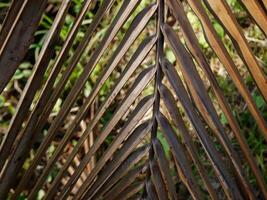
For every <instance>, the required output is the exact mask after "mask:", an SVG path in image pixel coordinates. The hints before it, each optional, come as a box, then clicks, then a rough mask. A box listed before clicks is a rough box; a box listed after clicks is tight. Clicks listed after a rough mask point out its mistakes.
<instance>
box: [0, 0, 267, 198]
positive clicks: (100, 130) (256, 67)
mask: <svg viewBox="0 0 267 200" xmlns="http://www.w3.org/2000/svg"><path fill="white" fill-rule="evenodd" d="M99 2H100V1H99ZM116 2H117V1H114V0H105V1H101V4H99V6H98V9H97V11H96V13H95V14H94V17H93V19H92V21H91V22H90V24H89V25H88V26H87V27H86V31H85V33H84V36H83V37H82V39H81V41H80V42H79V43H78V44H77V47H75V51H74V52H73V53H72V54H71V55H70V54H69V52H70V49H71V48H72V46H73V43H74V40H75V39H76V38H77V37H78V36H77V34H78V32H79V29H80V28H81V27H82V22H83V21H84V19H85V18H86V15H87V13H88V10H90V9H91V8H90V6H91V5H92V4H93V1H91V0H84V1H83V4H82V8H81V9H80V11H79V13H78V15H77V17H76V18H75V21H74V23H73V25H72V27H71V30H70V31H69V33H68V35H67V37H66V39H65V40H64V43H63V44H62V45H61V46H62V47H61V49H60V50H59V51H58V52H56V48H54V47H55V46H56V45H58V44H59V43H60V33H61V30H62V28H63V25H64V23H65V20H66V16H67V14H68V10H69V8H70V6H71V4H72V1H71V0H62V1H61V5H60V8H59V9H58V12H57V14H56V17H55V19H54V21H53V24H52V26H51V28H50V30H49V32H48V33H47V35H46V39H45V41H44V44H43V46H42V49H41V52H40V54H39V56H38V59H37V61H36V63H35V65H34V67H33V71H32V75H31V76H30V78H29V79H28V81H27V84H26V86H25V88H24V89H23V93H22V95H21V98H20V100H19V103H18V106H17V108H16V112H15V113H14V115H13V116H12V120H11V122H10V124H9V127H8V130H7V133H6V134H5V138H4V139H3V141H2V144H1V149H0V150H1V151H0V169H1V170H0V172H1V173H0V180H1V181H0V199H7V198H8V199H18V198H19V197H20V195H21V194H22V193H24V194H27V195H26V196H27V198H28V199H35V198H36V196H37V194H38V191H40V190H41V189H42V188H44V185H46V190H45V196H44V197H43V198H44V199H67V198H73V199H153V200H154V199H190V198H192V199H206V198H211V199H260V198H262V199H267V189H266V183H265V180H264V178H263V175H262V172H261V170H260V169H259V166H258V163H257V162H256V161H255V157H254V156H253V153H252V151H251V149H250V147H249V145H248V143H247V139H246V137H245V136H244V131H243V129H242V127H240V126H239V123H238V121H237V118H236V115H234V114H233V112H232V110H231V107H230V105H229V102H228V101H227V99H226V97H225V94H224V93H223V91H222V89H221V88H220V85H219V83H218V80H217V79H216V76H215V74H214V72H213V71H212V69H211V66H210V64H209V63H208V60H207V58H206V56H205V54H204V52H203V50H202V49H201V47H200V45H199V38H198V37H197V34H196V31H195V30H194V29H193V27H192V24H191V23H190V21H189V19H188V17H187V10H186V9H185V6H187V7H188V8H190V9H192V10H193V12H194V14H195V15H196V16H197V17H198V20H199V21H200V23H201V25H202V29H203V32H204V34H205V38H206V41H207V42H208V44H209V46H210V47H211V48H212V50H213V52H214V53H215V54H216V55H217V57H218V58H219V60H220V62H221V63H222V65H223V66H224V68H225V69H226V71H227V72H228V74H229V76H230V77H231V79H232V81H233V82H234V84H235V87H236V88H237V90H238V92H239V93H240V94H241V95H242V98H243V99H244V101H245V103H246V105H247V108H248V110H249V111H250V113H251V116H253V118H254V120H255V122H256V124H257V126H258V132H259V133H260V134H259V135H262V136H263V138H264V139H265V144H266V140H267V126H266V120H265V119H264V118H263V115H262V113H261V111H260V110H259V108H258V107H257V106H256V103H255V101H254V99H253V98H252V95H251V93H250V91H249V89H248V88H247V86H246V84H245V82H244V80H243V77H242V75H241V74H240V72H239V71H238V68H237V66H236V64H235V63H234V61H233V59H232V57H231V55H230V54H229V52H228V50H227V48H226V47H225V44H224V41H223V40H222V38H220V37H219V34H218V32H217V31H216V29H215V27H214V26H213V21H214V20H216V21H217V22H218V23H219V24H220V25H221V26H222V27H223V29H224V30H225V31H226V32H227V34H228V36H229V37H230V39H231V41H232V42H233V44H234V47H235V48H236V54H237V55H238V56H240V57H241V59H242V61H243V62H244V63H245V66H246V67H247V69H248V71H249V72H250V74H251V76H252V77H253V80H254V82H255V85H256V87H257V89H258V90H259V91H260V93H261V95H262V97H263V99H264V100H265V102H267V79H266V74H265V72H264V70H263V67H262V66H261V65H260V63H259V62H258V60H257V59H256V57H255V55H254V54H253V52H252V50H251V48H250V46H249V44H248V41H247V40H246V38H245V36H244V33H243V32H242V28H241V27H240V25H239V24H238V22H237V20H236V18H235V16H234V14H233V13H232V11H231V9H230V7H229V5H228V4H227V2H226V1H225V0H203V1H195V0H185V1H183V2H181V1H179V0H154V1H153V0H149V1H148V0H124V1H122V3H121V4H118V5H115V3H116ZM144 2H145V4H144ZM241 2H242V3H243V4H242V5H243V6H244V7H245V8H246V10H247V12H248V13H250V14H251V17H252V18H253V19H254V20H255V22H256V23H257V25H258V27H259V28H261V30H262V32H263V34H265V35H266V34H267V28H266V27H267V14H266V13H267V12H266V9H267V7H266V4H267V3H266V1H265V0H262V1H256V0H251V1H245V0H241ZM117 3H118V2H117ZM147 4H149V5H148V6H147ZM46 5H47V0H24V1H23V0H13V1H12V3H11V6H10V8H9V11H8V14H7V15H6V18H5V20H4V22H3V26H2V30H1V35H0V46H1V50H0V92H3V91H4V88H5V87H6V86H7V84H8V83H9V82H10V81H11V79H12V76H13V75H14V73H15V72H16V70H17V69H18V67H19V65H20V64H21V62H22V61H23V59H24V57H25V55H26V54H27V52H28V48H29V47H30V45H31V44H32V41H33V38H34V33H35V32H36V30H37V28H38V26H39V22H40V20H41V18H42V15H43V13H44V12H45V9H46ZM144 5H145V6H144ZM115 7H116V8H117V7H119V10H118V11H117V12H116V15H115V16H114V17H113V18H111V17H110V19H109V23H108V24H107V25H106V26H107V27H102V29H103V30H104V31H105V32H104V33H105V34H104V35H103V37H102V38H101V39H99V42H98V43H97V45H96V46H95V47H94V48H93V49H92V50H91V53H90V54H89V59H88V60H87V63H86V65H84V66H83V71H82V73H81V74H80V75H79V76H78V77H77V79H76V80H75V82H74V83H73V85H71V89H70V91H69V92H68V93H67V94H65V96H66V97H65V98H64V102H63V103H62V105H61V108H60V110H59V111H58V113H57V114H56V116H55V117H54V118H53V120H52V121H51V123H49V127H48V128H47V122H48V118H49V116H50V115H51V112H52V110H53V108H54V106H55V104H56V103H57V101H58V99H59V98H61V96H62V93H63V91H64V88H65V86H66V85H67V84H69V82H68V81H69V79H70V76H71V74H72V72H73V71H74V70H75V67H76V66H77V65H78V63H79V60H80V58H81V57H82V55H83V54H84V53H87V50H86V49H87V47H88V44H89V42H90V41H91V40H92V37H93V36H94V34H96V33H98V32H99V31H100V29H99V26H100V24H101V23H102V21H103V19H104V18H105V16H106V15H108V13H109V12H110V10H111V9H113V8H115ZM140 8H142V10H141V11H140ZM169 18H171V19H172V20H173V22H171V23H172V24H173V23H177V24H178V28H179V30H177V29H175V28H174V27H173V26H172V25H171V23H170V22H169V21H168V20H167V19H169ZM131 19H133V20H131ZM130 21H131V24H130V25H127V23H129V22H130ZM126 25H127V26H126ZM125 27H126V28H125ZM151 27H152V28H151ZM101 31H102V30H101ZM120 31H124V32H125V34H124V36H123V38H122V39H121V40H120V41H119V42H118V45H117V46H114V48H115V50H114V51H112V53H111V54H112V55H111V56H110V57H109V58H108V59H106V60H105V62H104V64H102V65H103V67H101V68H100V70H101V72H99V73H98V74H95V73H93V72H94V71H95V70H98V71H99V63H100V62H101V59H102V58H104V57H105V53H106V51H107V50H108V51H110V49H109V48H110V46H112V48H113V44H114V40H116V35H117V34H118V32H120ZM136 43H138V45H137V44H136ZM114 48H113V49H114ZM167 49H170V50H171V52H172V53H173V54H174V56H175V59H174V60H173V61H171V60H170V59H169V58H168V56H166V50H167ZM54 57H55V60H54V61H53V62H52V63H51V62H50V61H51V60H52V59H53V58H54ZM122 60H124V63H126V64H125V65H124V66H125V67H123V66H122V64H121V61H122ZM125 61H126V62H125ZM66 63H67V66H66V67H65V65H66ZM147 63H149V64H147ZM118 67H120V69H121V73H119V77H118V78H116V81H115V82H114V84H112V85H111V86H110V89H109V90H108V94H106V95H105V98H104V100H103V101H101V104H100V105H98V106H97V105H96V102H97V99H98V98H99V94H100V92H101V88H102V87H103V85H105V84H106V83H107V81H108V80H109V79H110V78H111V77H114V75H113V73H114V71H116V70H118ZM46 74H48V77H46ZM200 74H202V75H200ZM92 76H93V77H95V78H96V81H95V83H94V84H93V86H92V88H91V90H90V92H89V94H88V95H87V97H85V98H83V99H82V105H81V106H80V107H79V109H78V111H77V112H76V113H75V115H74V117H73V118H72V119H71V121H70V124H68V126H67V128H66V129H64V131H63V132H64V133H63V135H62V137H60V139H59V141H58V143H57V145H56V147H55V150H54V151H53V153H52V155H51V156H49V159H46V160H45V163H44V164H42V166H43V168H42V169H38V168H40V164H41V163H43V162H44V158H45V157H47V156H46V154H47V151H48V149H49V148H50V147H51V145H52V143H53V141H55V138H56V136H57V135H58V133H59V132H60V129H61V128H62V126H63V125H64V124H65V122H66V118H67V117H68V115H69V114H70V113H71V110H72V108H73V107H74V105H75V104H77V101H78V100H79V99H80V95H81V93H82V92H83V89H84V87H85V85H86V83H87V81H88V79H89V78H90V77H92ZM203 76H205V77H206V79H207V80H208V82H209V84H210V87H211V89H210V90H211V92H209V91H208V90H207V88H206V85H205V81H204V80H203ZM133 80H134V81H133ZM127 84H128V86H127V87H125V85H127ZM125 88H126V89H125ZM149 88H153V91H151V90H149ZM148 91H149V92H148ZM210 93H212V95H213V97H211V95H210ZM118 94H121V97H123V98H121V99H120V102H118V99H117V98H116V96H117V95H118ZM217 107H218V108H217ZM218 109H219V110H220V111H221V112H222V113H223V114H224V116H225V117H226V120H227V122H228V124H229V130H230V133H231V134H232V135H233V137H234V138H235V140H236V141H237V144H238V146H239V148H238V151H237V148H235V146H234V145H233V144H232V142H231V138H230V133H229V132H228V131H227V130H228V129H225V127H224V126H223V125H222V122H221V121H220V117H219V113H218ZM92 110H93V112H91V111H92ZM107 111H109V113H112V114H110V116H109V119H108V120H107V121H106V122H105V123H102V121H101V120H102V119H103V117H104V116H105V113H106V112H107ZM88 113H92V114H90V120H86V119H88ZM81 123H83V124H85V125H84V129H83V130H82V131H80V132H81V133H80V135H79V137H78V139H77V140H76V143H75V144H73V145H71V147H69V146H70V143H71V140H72V138H73V137H74V136H75V135H77V134H76V133H77V130H78V128H79V127H80V124H81ZM44 129H47V133H46V134H45V135H44V136H43V137H41V133H42V130H44ZM259 137H261V136H259ZM40 138H41V143H40V145H38V147H37V150H36V152H35V154H34V156H33V158H32V159H31V161H30V165H29V166H28V168H27V169H26V170H25V168H24V164H25V161H26V159H27V158H28V157H29V154H30V152H31V150H32V149H33V148H34V147H33V146H34V144H35V142H36V141H37V140H40ZM108 138H111V139H110V140H111V141H110V142H109V143H106V141H107V139H108ZM85 147H87V148H85ZM35 148H36V147H35ZM66 148H70V150H69V152H68V154H67V156H63V155H64V154H65V152H66ZM200 151H202V152H204V153H203V154H202V156H203V157H204V158H201V157H200ZM62 157H63V158H64V159H62ZM203 160H205V162H203ZM244 163H245V164H246V165H248V166H249V167H248V168H249V170H251V172H252V175H251V176H253V177H254V178H255V180H256V183H255V184H254V186H252V184H251V182H250V181H249V177H248V176H249V174H248V171H247V170H245V168H244V165H245V164H244ZM55 168H56V169H57V170H56V174H55V175H54V177H53V179H52V180H51V182H50V184H49V185H48V186H47V184H46V182H47V177H48V176H49V174H51V173H52V172H55ZM36 171H38V175H37V177H36ZM34 176H35V178H34V179H33V177H34ZM30 182H32V183H31V187H29V183H30Z"/></svg>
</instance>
